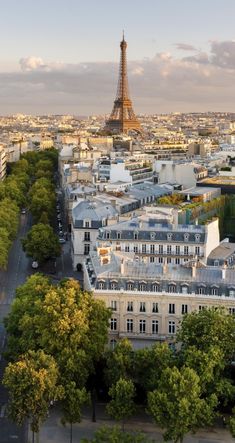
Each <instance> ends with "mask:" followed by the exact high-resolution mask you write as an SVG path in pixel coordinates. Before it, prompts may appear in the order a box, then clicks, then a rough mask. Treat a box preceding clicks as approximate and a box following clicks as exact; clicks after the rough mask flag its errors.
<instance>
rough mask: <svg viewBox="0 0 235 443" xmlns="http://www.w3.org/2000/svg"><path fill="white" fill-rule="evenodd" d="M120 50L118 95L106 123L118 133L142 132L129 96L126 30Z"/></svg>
mask: <svg viewBox="0 0 235 443" xmlns="http://www.w3.org/2000/svg"><path fill="white" fill-rule="evenodd" d="M120 48H121V57H120V65H119V78H118V86H117V94H116V98H115V100H114V105H113V110H112V112H111V114H110V117H109V119H108V120H107V121H106V129H108V130H111V131H113V132H118V133H125V132H128V131H129V130H136V131H140V123H139V121H138V120H137V118H136V116H135V113H134V110H133V107H132V102H131V99H130V96H129V88H128V78H127V58H126V49H127V42H126V41H125V36H124V30H123V37H122V41H121V43H120Z"/></svg>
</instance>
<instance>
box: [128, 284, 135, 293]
mask: <svg viewBox="0 0 235 443" xmlns="http://www.w3.org/2000/svg"><path fill="white" fill-rule="evenodd" d="M133 289H134V284H133V283H127V290H128V291H133Z"/></svg>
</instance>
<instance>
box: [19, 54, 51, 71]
mask: <svg viewBox="0 0 235 443" xmlns="http://www.w3.org/2000/svg"><path fill="white" fill-rule="evenodd" d="M19 65H20V67H21V69H22V71H23V72H29V71H35V70H38V69H44V68H45V67H46V65H45V63H43V60H42V59H41V58H40V57H34V56H30V57H26V58H21V59H20V61H19Z"/></svg>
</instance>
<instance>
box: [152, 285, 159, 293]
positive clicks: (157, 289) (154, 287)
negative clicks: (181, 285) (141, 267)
mask: <svg viewBox="0 0 235 443" xmlns="http://www.w3.org/2000/svg"><path fill="white" fill-rule="evenodd" d="M152 290H153V292H159V285H157V284H155V285H153V286H152Z"/></svg>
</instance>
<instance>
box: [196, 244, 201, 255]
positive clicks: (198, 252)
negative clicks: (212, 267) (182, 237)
mask: <svg viewBox="0 0 235 443" xmlns="http://www.w3.org/2000/svg"><path fill="white" fill-rule="evenodd" d="M200 252H201V251H200V246H196V247H195V254H196V255H200Z"/></svg>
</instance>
